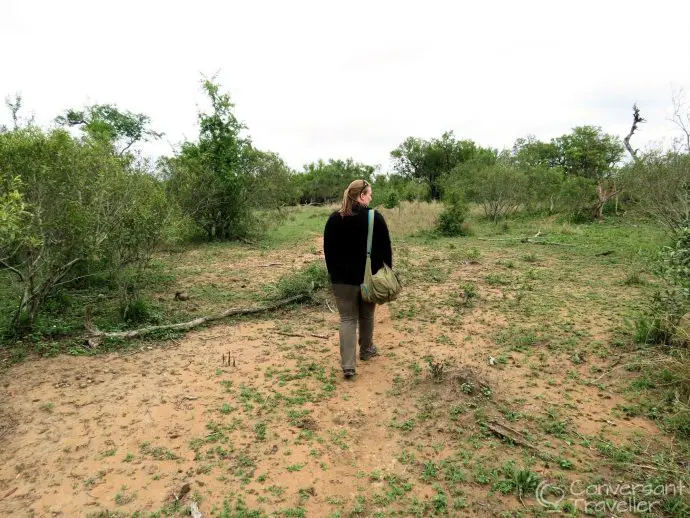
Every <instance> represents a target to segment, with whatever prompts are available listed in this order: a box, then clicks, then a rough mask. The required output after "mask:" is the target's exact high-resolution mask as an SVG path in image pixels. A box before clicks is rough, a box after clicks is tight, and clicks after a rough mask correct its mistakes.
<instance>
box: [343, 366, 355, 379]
mask: <svg viewBox="0 0 690 518" xmlns="http://www.w3.org/2000/svg"><path fill="white" fill-rule="evenodd" d="M355 374H356V372H355V369H343V375H344V376H345V379H346V380H351V379H352V378H354V377H355Z"/></svg>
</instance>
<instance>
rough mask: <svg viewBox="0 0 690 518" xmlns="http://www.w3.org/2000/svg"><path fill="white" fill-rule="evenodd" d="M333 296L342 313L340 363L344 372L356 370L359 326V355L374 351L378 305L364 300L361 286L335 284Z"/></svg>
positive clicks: (339, 311)
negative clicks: (375, 320)
mask: <svg viewBox="0 0 690 518" xmlns="http://www.w3.org/2000/svg"><path fill="white" fill-rule="evenodd" d="M333 294H334V295H335V300H336V303H337V304H338V313H340V362H341V365H342V367H343V370H346V369H352V370H354V369H355V366H356V353H357V351H356V347H355V338H356V334H357V324H359V354H360V356H361V355H362V354H365V353H366V352H369V351H371V350H372V349H373V346H374V344H373V337H374V312H375V310H376V304H372V303H370V302H365V301H363V300H362V296H361V293H360V288H359V286H352V285H350V284H334V285H333Z"/></svg>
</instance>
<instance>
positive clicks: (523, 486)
mask: <svg viewBox="0 0 690 518" xmlns="http://www.w3.org/2000/svg"><path fill="white" fill-rule="evenodd" d="M513 482H514V483H515V491H516V492H517V494H518V498H519V499H520V501H521V502H522V497H523V496H525V495H529V494H530V493H534V491H535V490H536V489H537V486H538V485H539V475H537V474H536V473H535V472H534V471H530V470H527V469H522V470H520V471H518V472H516V473H514V475H513Z"/></svg>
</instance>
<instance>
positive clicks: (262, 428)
mask: <svg viewBox="0 0 690 518" xmlns="http://www.w3.org/2000/svg"><path fill="white" fill-rule="evenodd" d="M254 433H255V434H256V440H257V441H265V440H266V423H256V425H255V426H254Z"/></svg>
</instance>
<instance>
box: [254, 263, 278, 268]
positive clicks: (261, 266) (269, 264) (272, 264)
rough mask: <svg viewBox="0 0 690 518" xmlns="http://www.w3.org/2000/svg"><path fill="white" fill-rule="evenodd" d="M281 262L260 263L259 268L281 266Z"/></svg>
mask: <svg viewBox="0 0 690 518" xmlns="http://www.w3.org/2000/svg"><path fill="white" fill-rule="evenodd" d="M282 264H283V263H268V264H260V265H259V268H268V267H269V266H282Z"/></svg>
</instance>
